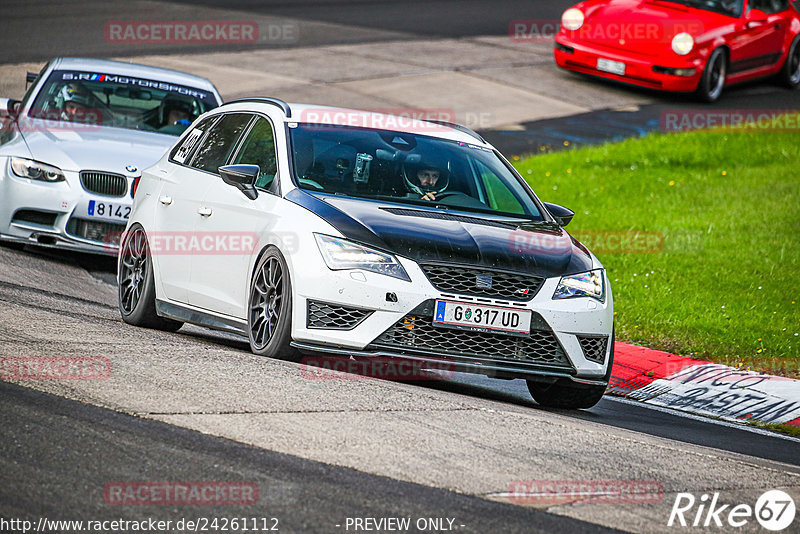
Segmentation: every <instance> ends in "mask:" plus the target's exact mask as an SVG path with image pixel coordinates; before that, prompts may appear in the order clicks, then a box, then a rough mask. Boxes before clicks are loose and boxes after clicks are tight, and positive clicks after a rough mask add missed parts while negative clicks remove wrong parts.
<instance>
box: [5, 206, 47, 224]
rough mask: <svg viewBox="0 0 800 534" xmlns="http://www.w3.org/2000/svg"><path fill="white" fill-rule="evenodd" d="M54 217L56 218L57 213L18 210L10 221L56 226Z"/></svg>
mask: <svg viewBox="0 0 800 534" xmlns="http://www.w3.org/2000/svg"><path fill="white" fill-rule="evenodd" d="M56 217H58V214H57V213H50V212H47V211H39V210H19V211H17V212H16V213H15V214H14V217H13V218H12V220H11V221H12V222H25V223H32V224H40V225H42V226H53V225H55V224H56Z"/></svg>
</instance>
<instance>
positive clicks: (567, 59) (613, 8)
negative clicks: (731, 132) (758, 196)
mask: <svg viewBox="0 0 800 534" xmlns="http://www.w3.org/2000/svg"><path fill="white" fill-rule="evenodd" d="M554 54H555V59H556V63H557V64H558V65H559V66H560V67H562V68H565V69H568V70H571V71H575V72H580V73H584V74H591V75H595V76H601V77H603V78H608V79H611V80H616V81H620V82H626V83H631V84H635V85H640V86H643V87H650V88H653V89H660V90H664V91H679V92H694V91H696V92H697V95H698V96H699V97H700V98H701V99H703V100H705V101H708V102H713V101H715V100H716V99H718V98H719V96H720V94H722V89H723V87H725V86H726V85H730V84H734V83H738V82H743V81H746V80H752V79H754V78H761V77H765V76H772V75H778V76H779V77H780V79H781V80H782V81H783V82H784V83H785V84H787V85H789V86H790V87H797V85H798V84H800V13H798V12H797V10H796V9H795V7H794V6H792V5H791V4H790V3H789V0H587V1H585V2H581V3H579V4H577V5H575V6H574V7H571V8H569V9H567V10H566V11H565V12H564V15H563V16H562V18H561V29H560V30H559V32H558V34H557V35H556V38H555V49H554Z"/></svg>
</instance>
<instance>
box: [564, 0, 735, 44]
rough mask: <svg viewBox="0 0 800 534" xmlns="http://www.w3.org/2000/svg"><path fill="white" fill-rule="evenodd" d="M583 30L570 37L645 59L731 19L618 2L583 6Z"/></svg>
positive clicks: (650, 0)
mask: <svg viewBox="0 0 800 534" xmlns="http://www.w3.org/2000/svg"><path fill="white" fill-rule="evenodd" d="M584 14H585V16H586V19H585V22H584V24H583V26H582V27H581V28H580V29H578V30H576V31H574V32H569V33H571V34H572V36H573V37H575V38H577V39H580V40H581V41H585V42H587V43H594V44H598V45H601V46H607V47H610V48H618V49H620V50H625V51H627V52H632V53H635V54H639V55H645V56H657V55H661V54H663V52H664V51H665V50H667V51H668V50H671V45H672V38H673V37H675V36H676V35H677V34H679V33H681V32H687V33H689V34H690V35H692V37H695V39H696V38H697V37H698V36H700V35H702V34H703V33H705V32H707V31H709V30H711V29H713V28H717V27H719V26H721V25H724V24H726V23H731V22H732V21H734V20H735V19H733V18H732V17H728V16H725V15H723V14H721V13H715V12H713V11H707V10H703V9H697V8H694V7H687V6H685V5H683V4H680V3H677V2H668V1H666V0H644V1H642V0H619V1H611V2H604V3H602V4H594V5H588V6H586V8H585V10H584Z"/></svg>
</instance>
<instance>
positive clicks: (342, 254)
mask: <svg viewBox="0 0 800 534" xmlns="http://www.w3.org/2000/svg"><path fill="white" fill-rule="evenodd" d="M314 237H316V239H317V246H318V247H319V251H320V252H321V253H322V258H323V259H324V260H325V264H326V265H327V266H328V268H329V269H331V270H332V271H341V270H344V269H361V270H364V271H372V272H373V273H378V274H385V275H386V276H391V277H393V278H399V279H400V280H405V281H407V282H410V281H411V278H409V277H408V274H406V270H405V269H403V266H402V265H401V264H400V262H399V261H397V258H395V257H394V256H392V255H391V254H386V253H385V252H381V251H380V250H375V249H374V248H369V247H365V246H362V245H357V244H356V243H353V242H351V241H347V240H345V239H339V238H337V237H331V236H327V235H322V234H314Z"/></svg>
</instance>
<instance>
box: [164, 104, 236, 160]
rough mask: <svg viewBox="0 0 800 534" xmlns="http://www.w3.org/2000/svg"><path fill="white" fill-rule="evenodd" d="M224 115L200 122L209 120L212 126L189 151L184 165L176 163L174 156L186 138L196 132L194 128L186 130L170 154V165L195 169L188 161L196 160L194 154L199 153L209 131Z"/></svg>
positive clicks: (219, 114) (207, 118) (217, 115)
mask: <svg viewBox="0 0 800 534" xmlns="http://www.w3.org/2000/svg"><path fill="white" fill-rule="evenodd" d="M223 115H224V113H218V114H216V115H212V116H210V117H206V118H205V119H203V120H202V121H200V122H204V121H207V120H208V121H211V122H210V123H209V124H210V126H209V127H208V128H206V129H205V130H203V134H202V135H201V136H200V139H198V140H197V143H195V145H194V146H193V147H192V149H191V150H190V151H189V153H188V154H187V155H186V159H185V160H184V161H183V163H180V162H178V161H175V159H174V157H173V156H174V155H175V152H176V151H177V150H178V147H180V146H181V144H183V141H184V140H185V139H186V137H187V136H188V135H189V134H191V133H192V131H193V130H194V128H187V129H186V132H185V133H184V135H181V137H180V139H178V142H177V143H175V146H173V147H172V150H171V151H170V153H169V159H168V160H167V161H169V162H170V163H174V164H175V165H180V166H181V167H189V168H193V167H191V166H190V165H188V164H187V163H186V162H187V161H192V159H194V153H195V152H196V151H197V147H199V146H200V145H201V144H203V141H205V139H206V134H208V131H209V130H210V129H211V128H213V127H214V125H215V124H217V121H218V120H219V118H220V117H222V116H223ZM198 126H199V124H198ZM197 170H199V169H197Z"/></svg>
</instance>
